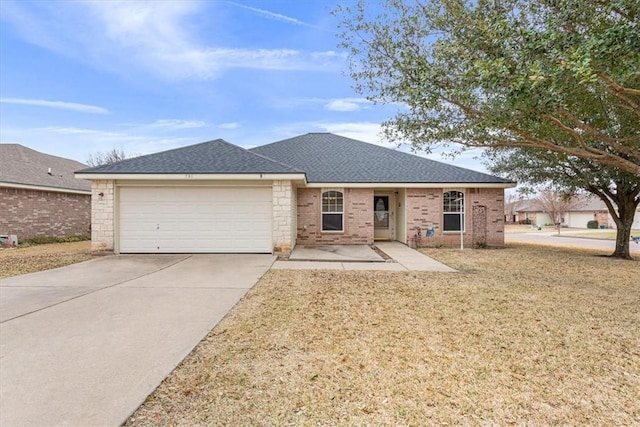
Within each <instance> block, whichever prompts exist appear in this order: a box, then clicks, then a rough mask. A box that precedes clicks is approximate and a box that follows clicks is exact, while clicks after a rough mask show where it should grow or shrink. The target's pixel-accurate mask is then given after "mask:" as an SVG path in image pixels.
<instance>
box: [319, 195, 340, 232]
mask: <svg viewBox="0 0 640 427" xmlns="http://www.w3.org/2000/svg"><path fill="white" fill-rule="evenodd" d="M332 191H333V192H336V193H340V197H341V198H342V211H327V212H324V210H323V209H324V197H325V196H324V195H325V194H326V193H329V192H332ZM344 201H345V197H344V189H342V188H322V189H321V190H320V232H321V233H331V234H338V233H344V210H345V209H344V204H345V203H344ZM325 214H329V215H341V221H340V227H341V228H340V230H325V229H324V215H325Z"/></svg>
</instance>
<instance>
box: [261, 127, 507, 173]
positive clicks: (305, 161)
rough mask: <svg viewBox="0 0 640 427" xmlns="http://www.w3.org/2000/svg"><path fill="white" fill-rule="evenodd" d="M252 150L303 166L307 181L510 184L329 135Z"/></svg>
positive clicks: (467, 170)
mask: <svg viewBox="0 0 640 427" xmlns="http://www.w3.org/2000/svg"><path fill="white" fill-rule="evenodd" d="M250 151H251V152H253V153H258V154H262V155H264V156H267V157H269V158H272V159H275V160H277V161H279V162H282V163H286V164H288V165H291V166H293V167H295V168H298V169H301V170H304V171H305V172H306V174H307V181H308V182H316V183H322V182H335V183H339V182H345V183H383V182H384V183H461V184H462V183H509V182H512V181H509V180H507V179H503V178H499V177H496V176H492V175H487V174H484V173H480V172H475V171H472V170H469V169H463V168H460V167H456V166H451V165H448V164H446V163H441V162H437V161H435V160H429V159H425V158H423V157H418V156H416V155H413V154H408V153H403V152H401V151H397V150H391V149H389V148H384V147H380V146H377V145H373V144H369V143H366V142H362V141H358V140H355V139H351V138H346V137H343V136H339V135H334V134H331V133H308V134H305V135H301V136H297V137H294V138H290V139H285V140H282V141H278V142H274V143H272V144H268V145H263V146H260V147H255V148H252V149H251V150H250Z"/></svg>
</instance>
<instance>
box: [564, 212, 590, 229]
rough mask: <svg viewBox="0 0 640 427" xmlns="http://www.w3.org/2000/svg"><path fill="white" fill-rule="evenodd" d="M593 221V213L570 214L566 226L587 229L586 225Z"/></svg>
mask: <svg viewBox="0 0 640 427" xmlns="http://www.w3.org/2000/svg"><path fill="white" fill-rule="evenodd" d="M593 219H594V217H593V213H588V212H587V213H583V212H571V213H570V214H569V224H568V225H569V227H572V228H587V223H588V222H589V221H593Z"/></svg>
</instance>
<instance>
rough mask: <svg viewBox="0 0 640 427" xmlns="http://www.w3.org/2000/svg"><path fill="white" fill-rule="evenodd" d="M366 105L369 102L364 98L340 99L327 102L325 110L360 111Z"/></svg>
mask: <svg viewBox="0 0 640 427" xmlns="http://www.w3.org/2000/svg"><path fill="white" fill-rule="evenodd" d="M367 104H370V102H369V101H368V100H367V99H365V98H341V99H332V100H331V101H329V102H327V103H326V105H325V108H326V109H327V110H329V111H360V110H361V109H362V108H363V105H367Z"/></svg>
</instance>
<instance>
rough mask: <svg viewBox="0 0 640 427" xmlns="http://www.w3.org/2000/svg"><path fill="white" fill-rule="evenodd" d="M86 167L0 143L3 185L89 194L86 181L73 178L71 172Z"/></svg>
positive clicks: (16, 145)
mask: <svg viewBox="0 0 640 427" xmlns="http://www.w3.org/2000/svg"><path fill="white" fill-rule="evenodd" d="M86 166H87V165H85V164H82V163H80V162H76V161H75V160H70V159H65V158H63V157H57V156H52V155H49V154H45V153H41V152H39V151H36V150H32V149H31V148H27V147H25V146H23V145H20V144H0V182H4V183H7V184H22V185H33V186H38V187H49V188H55V189H66V190H76V191H91V183H90V182H88V181H84V180H81V179H76V178H75V176H74V175H73V172H74V171H76V170H78V169H81V168H84V167H86ZM49 169H51V174H49Z"/></svg>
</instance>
